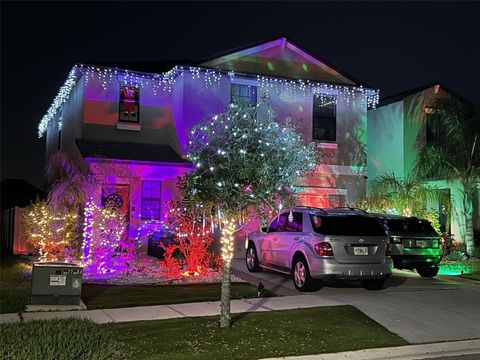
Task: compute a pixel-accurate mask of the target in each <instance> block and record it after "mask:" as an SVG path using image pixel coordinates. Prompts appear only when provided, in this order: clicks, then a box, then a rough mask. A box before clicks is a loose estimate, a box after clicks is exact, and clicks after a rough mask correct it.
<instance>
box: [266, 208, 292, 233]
mask: <svg viewBox="0 0 480 360" xmlns="http://www.w3.org/2000/svg"><path fill="white" fill-rule="evenodd" d="M287 217H288V214H286V213H285V214H282V215H280V216H277V217H276V218H275V219H273V220H272V222H271V223H270V226H269V227H268V232H281V231H285V225H286V222H287Z"/></svg>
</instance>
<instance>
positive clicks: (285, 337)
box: [101, 306, 408, 360]
mask: <svg viewBox="0 0 480 360" xmlns="http://www.w3.org/2000/svg"><path fill="white" fill-rule="evenodd" d="M217 322H218V317H217V316H215V317H203V318H180V319H170V320H159V321H139V322H134V323H119V324H107V325H101V326H103V327H105V328H106V329H107V330H108V331H109V332H111V333H112V334H113V335H114V337H115V338H116V339H118V340H119V341H121V342H122V343H125V344H126V345H127V346H129V347H130V348H131V350H132V354H133V355H134V357H133V359H136V360H153V359H165V360H180V359H181V360H190V359H191V360H193V359H195V360H215V359H232V360H234V359H242V360H243V359H259V358H265V357H280V356H293V355H307V354H320V353H329V352H340V351H349V350H359V349H366V348H377V347H388V346H400V345H407V344H408V343H407V342H406V341H405V340H404V339H402V338H400V337H399V336H397V335H395V334H393V333H391V332H389V331H388V330H387V329H385V328H384V327H383V326H381V325H380V324H378V323H377V322H375V321H373V320H372V319H370V318H369V317H367V316H366V315H365V314H363V313H362V312H360V311H359V310H357V309H356V308H354V307H352V306H335V307H320V308H310V309H295V310H283V311H272V312H257V313H244V314H236V315H234V325H233V327H232V328H231V329H228V330H225V329H219V328H218V326H217Z"/></svg>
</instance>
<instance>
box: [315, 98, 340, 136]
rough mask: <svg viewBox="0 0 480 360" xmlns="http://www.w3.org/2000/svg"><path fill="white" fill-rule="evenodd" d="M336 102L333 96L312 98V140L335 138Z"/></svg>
mask: <svg viewBox="0 0 480 360" xmlns="http://www.w3.org/2000/svg"><path fill="white" fill-rule="evenodd" d="M336 132H337V114H336V103H335V99H334V98H333V97H327V98H326V97H325V96H314V98H313V140H324V141H335V140H336V139H337V135H336Z"/></svg>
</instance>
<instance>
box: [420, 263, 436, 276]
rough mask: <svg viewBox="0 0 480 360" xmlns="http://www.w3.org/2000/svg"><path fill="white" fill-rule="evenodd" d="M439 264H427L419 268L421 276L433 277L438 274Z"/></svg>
mask: <svg viewBox="0 0 480 360" xmlns="http://www.w3.org/2000/svg"><path fill="white" fill-rule="evenodd" d="M438 270H439V268H438V266H425V267H419V268H417V272H418V274H419V275H420V276H421V277H429V278H433V277H434V276H436V275H437V274H438Z"/></svg>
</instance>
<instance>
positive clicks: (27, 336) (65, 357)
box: [0, 319, 132, 360]
mask: <svg viewBox="0 0 480 360" xmlns="http://www.w3.org/2000/svg"><path fill="white" fill-rule="evenodd" d="M0 333H1V334H2V336H0V359H5V360H7V359H8V360H10V359H11V360H27V359H28V360H74V359H82V360H129V359H132V354H131V353H130V350H129V349H128V348H127V347H126V346H125V345H124V344H122V343H121V342H120V341H118V340H117V339H116V338H115V335H113V334H112V333H111V332H110V331H108V330H107V329H105V328H103V327H101V326H98V325H96V324H94V323H93V322H91V321H88V320H80V319H61V320H42V321H32V322H27V323H15V324H1V325H0Z"/></svg>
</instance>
